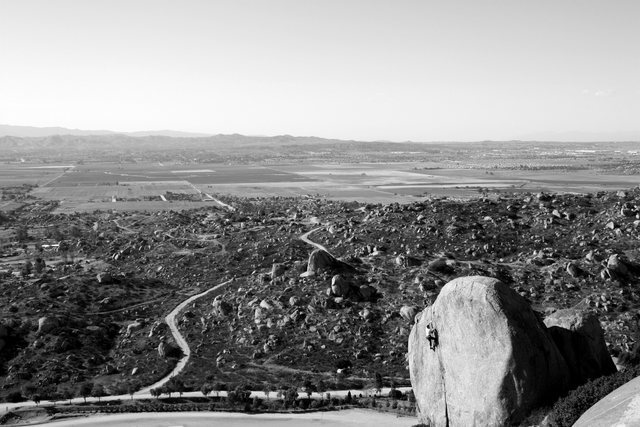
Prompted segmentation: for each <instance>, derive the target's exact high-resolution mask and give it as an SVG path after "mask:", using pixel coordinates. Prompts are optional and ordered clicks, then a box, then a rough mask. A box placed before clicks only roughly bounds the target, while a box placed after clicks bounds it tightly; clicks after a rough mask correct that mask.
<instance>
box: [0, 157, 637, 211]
mask: <svg viewBox="0 0 640 427" xmlns="http://www.w3.org/2000/svg"><path fill="white" fill-rule="evenodd" d="M444 166H448V167H442V165H441V167H435V165H434V164H432V163H424V162H411V163H309V164H300V163H297V164H291V163H283V164H273V165H269V166H265V165H254V164H242V165H228V164H202V163H199V164H191V165H185V164H171V163H168V164H165V163H159V162H154V163H151V162H148V163H133V164H128V163H92V164H89V165H84V164H79V165H75V166H74V165H47V166H36V165H34V164H11V165H9V167H7V168H6V169H3V170H2V172H1V173H0V186H2V187H11V186H17V185H31V186H34V187H33V189H32V190H31V191H30V193H29V195H30V196H31V197H34V198H37V199H42V200H45V201H58V202H59V203H60V206H59V208H58V210H57V212H58V213H63V212H64V213H70V212H74V211H78V212H90V211H93V210H96V209H99V210H116V211H118V210H119V211H133V210H137V209H140V210H146V211H158V210H183V209H189V208H197V207H202V206H206V205H207V204H208V203H209V202H210V201H212V196H211V195H212V194H216V195H229V196H234V197H273V196H286V197H296V196H309V197H321V198H326V199H331V200H342V201H360V202H372V203H390V202H399V203H411V202H413V201H415V200H416V199H421V198H425V197H426V198H428V197H452V198H456V199H468V198H472V197H476V196H478V194H482V193H487V192H498V193H499V192H510V193H517V192H530V191H549V192H563V193H587V192H597V191H608V190H618V189H624V188H629V187H633V186H636V185H638V184H640V179H639V178H638V176H637V175H632V174H615V173H612V172H611V171H608V172H607V173H603V171H601V170H598V169H587V168H564V169H563V168H556V167H555V166H553V165H551V166H549V167H550V169H544V170H521V169H511V168H503V169H499V168H495V167H491V168H489V167H467V166H465V167H460V165H452V164H450V165H446V164H445V165H444ZM4 205H6V206H4ZM3 207H5V210H6V209H9V208H11V207H13V208H15V207H16V205H15V203H13V204H9V202H8V201H3V203H2V204H0V209H3Z"/></svg>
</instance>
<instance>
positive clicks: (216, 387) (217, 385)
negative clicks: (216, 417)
mask: <svg viewBox="0 0 640 427" xmlns="http://www.w3.org/2000/svg"><path fill="white" fill-rule="evenodd" d="M226 389H227V385H226V384H225V383H221V382H216V383H213V386H212V387H211V390H212V391H215V392H216V397H220V391H221V390H226Z"/></svg>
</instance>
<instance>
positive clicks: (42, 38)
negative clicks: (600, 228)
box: [0, 0, 640, 141]
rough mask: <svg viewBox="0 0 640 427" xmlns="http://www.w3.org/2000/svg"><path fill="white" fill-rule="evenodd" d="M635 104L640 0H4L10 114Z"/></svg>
mask: <svg viewBox="0 0 640 427" xmlns="http://www.w3.org/2000/svg"><path fill="white" fill-rule="evenodd" d="M639 118H640V1H638V0H527V1H524V0H437V1H431V0H415V1H414V0H387V1H380V0H228V1H227V0H0V123H3V124H11V125H27V126H63V127H69V128H80V129H109V130H115V131H139V130H157V129H173V130H181V131H192V132H204V133H212V134H217V133H241V134H246V135H282V134H290V135H297V136H303V135H305V136H310V135H313V136H320V137H328V138H340V139H358V140H391V141H405V140H413V141H475V140H489V139H491V140H510V139H536V138H537V139H551V140H558V139H575V140H589V139H602V138H607V137H610V138H612V139H616V138H618V139H628V138H631V137H634V135H635V137H636V138H637V139H640V120H638V119H639ZM630 135H631V136H630Z"/></svg>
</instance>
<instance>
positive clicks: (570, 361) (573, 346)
mask: <svg viewBox="0 0 640 427" xmlns="http://www.w3.org/2000/svg"><path fill="white" fill-rule="evenodd" d="M544 323H545V325H547V327H548V328H549V332H550V333H551V337H552V338H553V341H554V342H555V343H556V346H557V347H558V349H559V350H560V353H562V356H563V357H564V360H565V361H566V362H567V365H568V367H569V373H570V374H571V385H572V387H575V386H578V385H580V384H584V383H585V382H587V381H588V380H590V379H593V378H597V377H600V376H602V375H609V374H612V373H614V372H616V366H615V364H614V363H613V360H611V355H609V351H608V350H607V345H606V343H605V340H604V332H603V331H602V327H601V326H600V322H599V321H598V319H597V318H596V316H595V315H594V314H593V313H583V312H581V311H579V310H576V309H566V310H558V311H556V312H555V313H553V314H551V315H549V316H548V317H547V318H545V319H544Z"/></svg>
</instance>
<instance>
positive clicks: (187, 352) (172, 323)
mask: <svg viewBox="0 0 640 427" xmlns="http://www.w3.org/2000/svg"><path fill="white" fill-rule="evenodd" d="M232 281H233V279H230V280H227V281H226V282H222V283H220V284H218V285H216V286H214V287H213V288H210V289H207V290H206V291H204V292H200V293H199V294H196V295H193V296H191V297H189V298H187V299H186V300H184V301H182V302H181V303H180V304H178V305H177V306H176V308H174V309H173V310H172V311H171V313H169V314H167V317H165V321H166V322H167V325H169V329H170V330H171V334H172V335H173V339H174V340H175V341H176V343H177V344H178V346H179V347H180V350H182V354H183V356H182V358H181V359H180V360H179V361H178V363H177V364H176V366H175V368H173V370H172V371H171V372H170V373H169V375H167V376H166V377H164V378H162V379H161V380H159V381H157V382H155V383H154V384H151V385H150V386H147V387H144V388H143V389H141V390H139V391H138V392H136V394H148V393H149V392H150V391H151V389H154V388H158V387H162V386H163V385H165V384H166V383H167V382H168V381H169V380H170V379H171V377H174V376H176V375H178V374H179V373H180V372H181V371H182V370H183V369H184V367H185V366H186V365H187V362H188V361H189V357H190V356H191V349H190V348H189V344H188V343H187V340H186V339H185V338H184V337H183V336H182V334H181V333H180V330H179V329H178V324H177V323H176V317H178V315H179V314H180V312H181V311H182V310H184V308H185V307H186V306H187V305H189V304H191V303H192V302H194V301H195V300H197V299H199V298H202V297H203V296H205V295H208V294H210V293H212V292H215V291H218V290H220V289H222V287H224V286H225V285H227V284H229V283H231V282H232Z"/></svg>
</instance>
